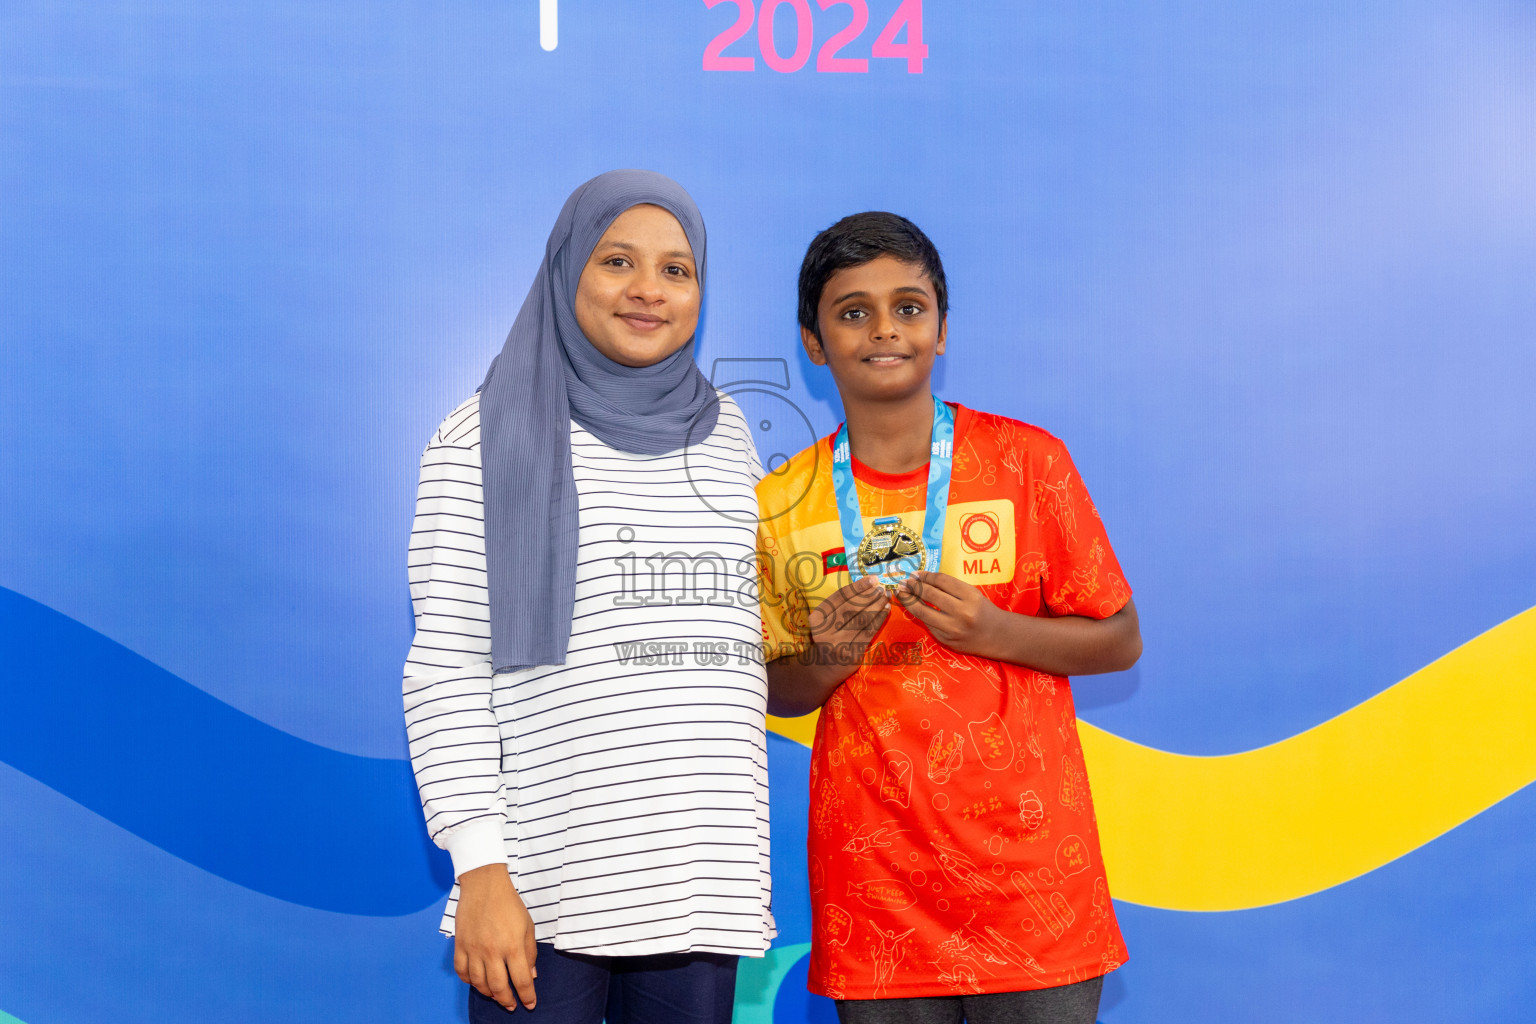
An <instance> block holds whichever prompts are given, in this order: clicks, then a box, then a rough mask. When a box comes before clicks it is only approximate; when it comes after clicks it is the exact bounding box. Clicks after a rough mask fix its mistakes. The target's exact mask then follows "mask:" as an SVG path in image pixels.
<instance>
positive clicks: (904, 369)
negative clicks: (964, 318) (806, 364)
mask: <svg viewBox="0 0 1536 1024" xmlns="http://www.w3.org/2000/svg"><path fill="white" fill-rule="evenodd" d="M816 323H817V325H818V326H819V327H820V328H821V338H820V339H818V338H817V337H816V335H815V334H814V333H813V332H811V331H808V330H806V329H805V328H801V329H800V340H801V342H802V343H803V344H804V345H805V351H806V354H807V355H808V356H810V357H811V362H813V363H815V364H816V365H818V366H825V367H827V368H828V369H829V370H831V371H832V379H833V380H835V381H837V389H838V391H839V392H840V393H841V394H842V397H843V404H844V405H845V406H846V405H847V404H848V403H849V402H857V401H872V402H882V401H892V400H896V399H901V398H906V397H909V396H910V395H913V394H917V393H922V392H926V391H927V390H928V381H929V378H930V377H931V376H932V375H933V360H934V357H935V356H938V355H940V354H942V353H943V351H944V335H945V331H946V329H947V327H948V323H947V321H946V320H943V319H940V317H939V312H938V304H937V301H936V299H935V296H934V289H933V282H932V281H930V280H929V279H928V275H927V274H925V273H924V272H923V269H922V267H919V266H916V265H914V264H911V263H903V262H901V261H900V260H897V259H895V258H894V257H891V256H881V257H879V258H878V259H875V260H871V261H870V262H868V263H864V264H860V265H859V266H857V267H846V268H844V269H842V270H839V271H838V272H837V273H835V274H833V275H832V276H831V277H829V278H828V279H827V285H826V287H825V288H823V289H822V291H821V303H820V304H819V305H818V306H817V308H816Z"/></svg>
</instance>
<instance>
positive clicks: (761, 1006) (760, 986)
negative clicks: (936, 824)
mask: <svg viewBox="0 0 1536 1024" xmlns="http://www.w3.org/2000/svg"><path fill="white" fill-rule="evenodd" d="M810 948H811V944H810V943H809V942H797V943H795V944H794V945H793V946H776V947H775V948H773V949H770V950H769V951H768V952H767V953H765V954H763V955H762V956H761V957H746V956H744V957H742V958H741V965H740V966H739V967H737V968H736V1009H735V1016H734V1018H733V1020H734V1022H735V1024H773V1001H774V1000H775V999H776V998H778V995H779V986H780V985H781V984H783V983H784V975H786V974H788V973H789V969H790V968H791V967H793V966H795V964H796V963H797V962H798V961H799V960H800V958H801V957H803V956H805V954H806V953H807V952H809V951H810ZM0 1024H6V1022H5V1021H3V1020H0Z"/></svg>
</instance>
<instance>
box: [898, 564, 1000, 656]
mask: <svg viewBox="0 0 1536 1024" xmlns="http://www.w3.org/2000/svg"><path fill="white" fill-rule="evenodd" d="M896 599H897V600H898V601H900V602H901V605H902V607H903V608H905V609H906V610H907V611H908V612H910V613H911V615H912V617H913V618H914V619H916V620H917V621H919V622H921V623H922V624H923V625H925V626H927V627H928V632H930V633H932V634H933V638H934V639H935V640H937V641H939V642H940V643H941V644H943V645H944V646H945V647H948V648H949V649H950V650H952V651H959V652H960V653H962V654H976V655H980V656H982V657H995V651H994V649H995V648H996V647H997V645H998V641H999V639H1000V637H1001V633H1002V631H1003V629H1004V620H1005V619H1006V618H1007V616H1008V615H1009V613H1008V612H1006V611H1004V610H1003V609H1001V608H999V607H998V606H997V605H995V604H993V603H992V601H991V599H990V598H988V597H987V595H986V594H983V593H982V592H981V591H980V590H979V589H978V588H976V587H973V586H972V585H971V584H969V583H967V582H965V581H964V580H962V579H958V578H956V577H954V576H951V575H949V574H948V573H943V572H918V573H913V574H912V575H911V576H909V577H907V578H906V579H905V580H904V581H902V584H901V586H899V587H897V588H896Z"/></svg>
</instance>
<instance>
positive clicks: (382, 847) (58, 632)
mask: <svg viewBox="0 0 1536 1024" xmlns="http://www.w3.org/2000/svg"><path fill="white" fill-rule="evenodd" d="M0 693H3V694H4V708H5V711H4V713H3V714H0V760H3V761H5V762H7V763H9V764H11V765H12V766H14V767H15V768H17V769H19V770H20V771H22V772H25V773H26V774H28V775H30V776H32V777H33V778H34V779H37V780H38V781H39V782H42V783H43V784H44V785H47V786H49V787H51V788H53V789H55V790H57V791H58V792H60V793H62V794H64V795H65V796H67V797H69V798H71V799H72V800H75V801H77V802H78V803H80V804H82V805H84V806H85V807H88V808H90V809H91V810H92V811H95V812H96V813H97V814H100V815H101V816H102V817H104V818H106V819H108V820H109V821H112V822H114V823H115V824H117V825H119V826H121V827H122V828H125V829H127V830H128V831H130V832H132V833H134V834H135V835H137V836H139V837H140V838H142V839H144V840H146V841H148V842H150V843H153V844H154V845H155V846H158V847H159V848H161V849H162V850H165V851H166V852H167V853H171V854H173V855H175V856H177V857H180V858H181V859H183V860H185V861H188V862H190V863H192V864H195V865H197V866H198V867H200V868H203V869H205V870H207V871H210V872H212V873H213V874H215V875H218V876H219V877H221V878H225V879H227V880H229V881H231V882H234V883H236V884H238V885H242V886H245V887H246V888H248V889H253V890H255V891H257V892H260V893H264V894H266V895H268V896H273V897H276V898H278V899H281V900H286V901H288V902H290V903H297V904H300V905H302V906H306V907H314V908H316V909H320V910H332V911H338V912H341V913H346V914H362V915H368V916H376V917H386V916H397V915H402V914H409V913H412V912H414V911H418V910H421V909H422V908H424V907H426V906H428V905H429V904H431V903H432V902H433V901H435V900H437V899H440V898H441V897H442V896H443V894H444V893H445V892H447V889H448V886H449V884H450V883H451V880H452V869H451V868H450V866H449V863H448V859H447V856H446V855H445V854H443V853H441V852H440V851H438V850H437V849H436V848H435V847H433V846H432V845H431V843H430V841H429V840H428V839H427V835H426V831H425V829H424V827H423V825H422V822H421V812H420V804H419V803H418V801H417V796H416V786H415V782H414V780H413V779H412V776H411V770H410V764H409V763H408V762H406V761H404V760H397V759H388V758H372V757H358V756H356V755H353V754H346V753H342V752H341V751H336V750H331V749H329V748H327V747H322V746H319V745H317V744H314V743H310V742H308V741H306V740H301V739H299V738H298V737H295V736H292V735H289V734H288V733H285V732H283V731H282V730H280V729H275V728H273V727H272V726H270V725H267V724H266V723H264V722H262V721H260V720H259V719H256V718H252V717H251V716H250V715H247V714H245V713H243V712H241V711H238V710H236V709H235V708H232V707H230V706H229V705H228V704H225V703H223V702H222V701H220V700H217V699H215V698H214V697H211V696H209V695H208V694H206V693H204V692H203V691H201V690H199V689H198V688H197V687H195V686H193V685H192V684H190V683H188V682H187V681H185V680H183V679H181V678H179V677H178V676H175V675H173V674H172V673H170V672H167V671H166V670H165V669H163V668H160V667H159V666H158V665H155V664H154V663H153V662H150V661H149V660H147V659H145V658H143V657H141V656H139V655H137V654H135V653H133V652H132V651H130V650H128V649H127V648H126V647H123V646H122V645H121V644H118V643H116V642H114V641H112V640H110V639H108V638H107V637H105V636H102V635H101V634H100V633H97V632H96V631H95V630H93V629H90V628H89V627H87V626H84V625H82V624H81V623H79V622H76V621H75V620H74V619H71V618H69V617H68V616H66V615H63V614H61V613H59V612H56V611H54V610H53V609H51V608H48V607H47V606H45V605H42V604H39V603H37V602H36V601H33V600H31V599H29V598H27V597H24V596H22V595H21V594H18V593H16V592H15V591H12V590H7V589H5V588H4V587H0Z"/></svg>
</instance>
